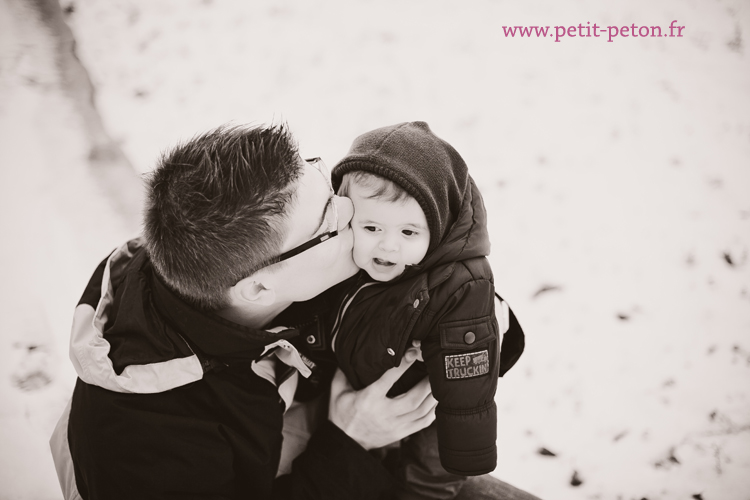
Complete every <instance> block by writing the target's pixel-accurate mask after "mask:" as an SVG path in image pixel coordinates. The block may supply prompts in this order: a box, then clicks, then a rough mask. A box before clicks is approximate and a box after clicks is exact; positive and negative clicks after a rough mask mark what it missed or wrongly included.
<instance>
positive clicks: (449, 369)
mask: <svg viewBox="0 0 750 500" xmlns="http://www.w3.org/2000/svg"><path fill="white" fill-rule="evenodd" d="M489 372H490V354H489V352H488V351H487V349H485V350H484V351H479V352H469V353H465V354H452V355H449V356H445V378H447V379H448V380H459V379H463V378H474V377H481V376H482V375H487V374H488V373H489Z"/></svg>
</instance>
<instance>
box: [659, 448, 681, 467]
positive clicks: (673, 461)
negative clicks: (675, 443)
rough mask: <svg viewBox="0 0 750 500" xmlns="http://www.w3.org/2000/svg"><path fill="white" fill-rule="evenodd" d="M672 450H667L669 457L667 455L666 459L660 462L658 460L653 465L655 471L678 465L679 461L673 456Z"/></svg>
mask: <svg viewBox="0 0 750 500" xmlns="http://www.w3.org/2000/svg"><path fill="white" fill-rule="evenodd" d="M674 450H675V449H674V448H670V449H669V455H667V457H666V458H663V459H662V460H658V461H657V462H655V463H654V467H655V468H657V469H662V468H664V469H669V468H671V467H672V466H674V465H680V461H679V460H678V459H677V457H676V456H675V455H674Z"/></svg>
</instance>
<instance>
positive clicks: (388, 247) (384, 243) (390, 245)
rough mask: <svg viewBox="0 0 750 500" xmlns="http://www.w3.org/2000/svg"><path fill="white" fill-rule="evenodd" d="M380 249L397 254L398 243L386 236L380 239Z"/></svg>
mask: <svg viewBox="0 0 750 500" xmlns="http://www.w3.org/2000/svg"><path fill="white" fill-rule="evenodd" d="M380 249H381V250H383V251H384V252H395V251H396V250H398V243H397V242H396V240H395V238H390V237H388V236H384V237H383V238H381V239H380Z"/></svg>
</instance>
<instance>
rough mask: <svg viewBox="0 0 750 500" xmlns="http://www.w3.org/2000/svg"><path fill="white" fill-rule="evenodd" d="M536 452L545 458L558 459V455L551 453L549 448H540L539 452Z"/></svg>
mask: <svg viewBox="0 0 750 500" xmlns="http://www.w3.org/2000/svg"><path fill="white" fill-rule="evenodd" d="M536 452H537V453H538V454H540V455H542V456H543V457H556V456H557V454H556V453H553V452H551V451H549V450H548V449H547V448H545V447H541V448H539V449H538V450H536Z"/></svg>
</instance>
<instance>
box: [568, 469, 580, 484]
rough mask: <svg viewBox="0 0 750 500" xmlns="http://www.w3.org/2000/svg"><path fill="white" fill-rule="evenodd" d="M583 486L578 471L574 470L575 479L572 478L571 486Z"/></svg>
mask: <svg viewBox="0 0 750 500" xmlns="http://www.w3.org/2000/svg"><path fill="white" fill-rule="evenodd" d="M582 484H583V480H582V479H581V477H580V476H579V475H578V471H577V470H574V471H573V477H571V478H570V485H571V486H576V487H578V486H581V485H582Z"/></svg>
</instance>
